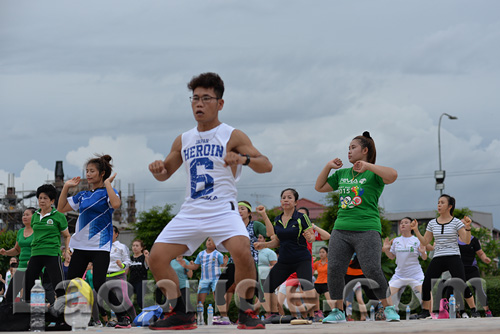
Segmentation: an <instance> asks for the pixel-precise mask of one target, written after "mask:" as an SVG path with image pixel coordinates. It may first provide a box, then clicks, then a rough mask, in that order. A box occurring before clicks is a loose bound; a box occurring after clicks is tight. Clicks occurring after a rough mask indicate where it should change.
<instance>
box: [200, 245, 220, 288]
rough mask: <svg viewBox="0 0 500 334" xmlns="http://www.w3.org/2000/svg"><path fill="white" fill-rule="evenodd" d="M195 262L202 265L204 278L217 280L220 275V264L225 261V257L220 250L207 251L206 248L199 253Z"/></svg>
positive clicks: (202, 277)
mask: <svg viewBox="0 0 500 334" xmlns="http://www.w3.org/2000/svg"><path fill="white" fill-rule="evenodd" d="M194 263H196V264H199V265H200V266H201V279H202V280H210V281H213V280H217V279H219V276H220V266H221V265H222V264H223V263H224V257H223V256H222V254H221V253H220V252H219V251H218V250H214V251H213V252H210V253H207V251H206V250H204V251H201V252H200V253H198V256H197V257H196V260H194Z"/></svg>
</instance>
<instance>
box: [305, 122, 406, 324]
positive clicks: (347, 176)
mask: <svg viewBox="0 0 500 334" xmlns="http://www.w3.org/2000/svg"><path fill="white" fill-rule="evenodd" d="M376 156H377V151H376V149H375V142H374V141H373V139H372V137H371V136H370V133H369V132H368V131H365V132H364V133H363V135H361V136H357V137H354V139H353V140H352V141H351V143H350V145H349V152H348V158H349V162H350V163H352V165H353V166H352V167H351V168H342V166H343V163H342V160H341V159H340V158H335V159H333V160H331V161H329V162H328V163H327V164H326V166H325V167H324V168H323V170H322V171H321V173H320V174H319V176H318V179H317V180H316V185H315V189H316V190H317V191H319V192H330V191H336V190H338V191H339V195H340V201H339V211H338V215H337V220H336V221H335V225H334V227H333V230H332V233H331V237H330V243H329V246H328V291H329V292H330V296H331V298H332V300H333V301H334V303H335V308H334V309H333V310H332V312H330V314H329V315H328V316H327V317H326V318H325V319H323V323H337V322H345V321H346V320H345V314H344V311H343V293H344V285H345V283H344V274H345V273H346V272H347V267H348V265H349V261H350V260H351V257H352V255H353V254H354V253H356V254H357V256H358V259H359V263H360V265H361V269H362V270H363V273H364V274H365V276H366V277H367V278H368V279H370V280H372V281H374V282H376V283H377V287H376V288H374V289H373V292H374V293H375V295H376V296H377V297H378V298H379V299H380V301H381V302H382V304H383V305H384V307H385V310H384V313H385V317H386V320H387V321H399V315H398V314H397V312H396V310H395V309H394V306H392V304H391V301H390V299H388V298H387V295H386V293H387V280H386V279H385V276H384V273H383V271H382V267H381V262H380V260H381V250H382V239H381V236H380V234H381V224H380V214H379V211H378V200H379V197H380V195H381V194H382V191H383V190H384V186H385V185H386V184H391V183H393V182H394V181H396V179H397V177H398V173H397V172H396V170H394V169H393V168H390V167H384V166H380V165H376V164H375V160H376ZM332 169H333V170H335V173H333V174H332V175H331V176H329V174H330V171H331V170H332Z"/></svg>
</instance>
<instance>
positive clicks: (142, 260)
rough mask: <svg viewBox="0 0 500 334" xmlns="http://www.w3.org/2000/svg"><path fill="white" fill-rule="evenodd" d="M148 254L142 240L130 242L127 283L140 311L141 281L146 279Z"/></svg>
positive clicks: (142, 294)
mask: <svg viewBox="0 0 500 334" xmlns="http://www.w3.org/2000/svg"><path fill="white" fill-rule="evenodd" d="M148 269H149V252H148V250H147V249H145V247H144V242H142V240H134V241H133V242H132V256H131V257H130V267H129V280H128V281H129V283H130V284H132V287H133V288H134V294H135V295H136V296H137V305H139V308H140V309H141V310H142V300H143V297H144V293H143V290H142V289H143V284H142V282H143V281H147V279H148Z"/></svg>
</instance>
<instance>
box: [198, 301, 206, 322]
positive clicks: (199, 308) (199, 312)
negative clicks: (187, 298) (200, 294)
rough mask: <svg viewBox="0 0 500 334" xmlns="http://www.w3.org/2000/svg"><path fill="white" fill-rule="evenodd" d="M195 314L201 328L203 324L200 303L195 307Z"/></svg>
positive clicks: (201, 305)
mask: <svg viewBox="0 0 500 334" xmlns="http://www.w3.org/2000/svg"><path fill="white" fill-rule="evenodd" d="M196 313H197V314H198V326H203V325H204V324H205V322H204V321H203V304H202V303H201V301H200V302H198V306H196Z"/></svg>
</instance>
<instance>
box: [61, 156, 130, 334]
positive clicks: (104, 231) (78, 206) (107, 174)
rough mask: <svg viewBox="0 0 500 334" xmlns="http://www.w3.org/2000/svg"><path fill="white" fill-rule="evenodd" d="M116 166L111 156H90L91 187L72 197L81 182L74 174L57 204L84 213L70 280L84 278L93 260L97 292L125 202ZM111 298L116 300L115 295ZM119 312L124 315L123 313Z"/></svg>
mask: <svg viewBox="0 0 500 334" xmlns="http://www.w3.org/2000/svg"><path fill="white" fill-rule="evenodd" d="M112 167H113V166H112V165H111V157H110V156H109V155H102V156H96V157H95V158H91V159H89V160H88V161H87V163H86V177H87V182H88V185H89V190H84V191H80V192H79V193H77V194H76V195H74V196H69V197H68V191H69V189H70V188H73V187H76V186H78V185H79V184H80V181H81V179H80V177H79V176H78V177H74V178H72V179H70V180H68V181H66V183H65V184H64V187H63V189H62V191H61V195H60V196H59V203H58V205H57V209H58V210H59V211H60V212H63V213H64V212H68V211H71V210H75V211H78V212H79V213H80V215H79V216H78V221H77V222H76V226H75V234H73V237H72V238H71V242H70V247H71V248H72V249H73V250H74V251H73V256H72V258H71V263H70V265H69V268H68V279H73V278H76V277H83V275H84V273H85V271H86V269H87V266H88V264H89V263H90V262H92V264H93V268H94V272H93V274H94V288H95V291H97V292H99V289H100V287H101V286H102V285H103V284H104V283H105V282H106V274H107V270H108V265H109V255H110V251H111V245H112V243H113V223H112V217H113V211H114V210H115V209H118V208H119V207H120V205H121V200H120V197H119V195H118V191H117V190H116V189H114V188H113V187H112V186H111V183H112V182H113V180H114V179H115V177H116V173H114V174H113V175H111V172H112ZM111 295H114V294H111ZM111 299H112V300H111V301H112V302H113V297H111ZM99 310H100V313H101V315H102V316H104V315H105V314H106V313H105V310H104V309H103V308H102V307H99ZM116 313H117V315H118V316H119V317H120V312H116ZM125 314H126V312H123V316H122V318H126V316H125ZM127 318H128V317H127ZM121 320H123V321H124V322H127V321H126V320H127V319H119V322H118V324H120V323H121V322H122V321H121ZM128 320H130V319H128ZM124 325H125V326H124V327H129V326H130V321H128V325H127V324H124Z"/></svg>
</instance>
